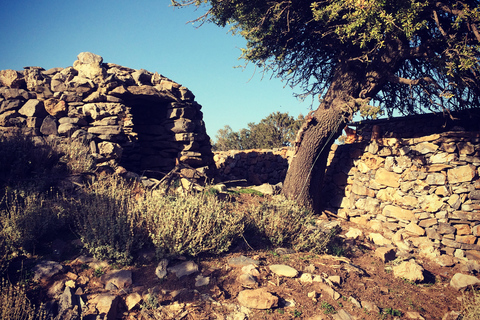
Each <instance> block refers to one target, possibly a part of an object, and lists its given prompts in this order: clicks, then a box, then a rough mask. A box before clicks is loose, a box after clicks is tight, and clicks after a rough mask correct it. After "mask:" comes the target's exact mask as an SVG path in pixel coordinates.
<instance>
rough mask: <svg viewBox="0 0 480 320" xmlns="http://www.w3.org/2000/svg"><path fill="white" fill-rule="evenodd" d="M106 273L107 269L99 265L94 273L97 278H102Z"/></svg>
mask: <svg viewBox="0 0 480 320" xmlns="http://www.w3.org/2000/svg"><path fill="white" fill-rule="evenodd" d="M104 274H105V271H103V269H102V267H98V268H97V269H95V271H93V275H94V276H95V277H97V278H100V277H101V276H103V275H104Z"/></svg>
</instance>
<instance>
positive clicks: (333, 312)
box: [320, 301, 337, 314]
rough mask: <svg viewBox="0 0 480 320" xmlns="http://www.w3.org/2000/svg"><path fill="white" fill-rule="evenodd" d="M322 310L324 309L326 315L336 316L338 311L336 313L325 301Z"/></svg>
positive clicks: (321, 306)
mask: <svg viewBox="0 0 480 320" xmlns="http://www.w3.org/2000/svg"><path fill="white" fill-rule="evenodd" d="M320 308H322V309H323V313H324V314H335V313H337V311H335V308H334V307H333V306H332V305H331V304H330V303H328V302H326V301H323V302H322V304H321V305H320Z"/></svg>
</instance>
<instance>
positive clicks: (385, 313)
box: [382, 308, 402, 317]
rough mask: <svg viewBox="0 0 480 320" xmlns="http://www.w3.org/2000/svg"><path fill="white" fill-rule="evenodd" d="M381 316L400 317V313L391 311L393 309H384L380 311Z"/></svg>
mask: <svg viewBox="0 0 480 320" xmlns="http://www.w3.org/2000/svg"><path fill="white" fill-rule="evenodd" d="M383 315H387V316H394V317H401V316H402V312H401V311H400V310H397V309H393V308H386V309H384V310H383V311H382V316H383Z"/></svg>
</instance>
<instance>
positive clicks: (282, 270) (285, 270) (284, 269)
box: [269, 264, 298, 278]
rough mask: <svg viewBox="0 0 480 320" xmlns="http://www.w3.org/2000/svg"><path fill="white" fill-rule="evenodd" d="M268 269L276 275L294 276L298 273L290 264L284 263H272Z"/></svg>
mask: <svg viewBox="0 0 480 320" xmlns="http://www.w3.org/2000/svg"><path fill="white" fill-rule="evenodd" d="M269 268H270V270H271V271H272V272H273V273H275V274H276V275H279V276H283V277H288V278H295V277H296V276H297V275H298V271H297V270H296V269H294V268H292V267H290V266H287V265H285V264H272V265H271V266H269Z"/></svg>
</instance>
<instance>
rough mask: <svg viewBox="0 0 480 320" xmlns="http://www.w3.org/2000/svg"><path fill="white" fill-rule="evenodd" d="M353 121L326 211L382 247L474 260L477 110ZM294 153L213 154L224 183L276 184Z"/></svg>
mask: <svg viewBox="0 0 480 320" xmlns="http://www.w3.org/2000/svg"><path fill="white" fill-rule="evenodd" d="M351 126H354V127H356V129H357V135H358V137H357V140H356V141H355V142H354V143H351V144H343V145H337V144H334V145H333V146H332V149H331V150H330V153H329V157H328V166H327V171H326V177H325V186H324V190H323V191H322V198H323V199H324V207H325V209H326V210H327V211H328V212H331V213H333V214H335V215H336V216H339V217H341V218H344V219H347V220H350V221H352V222H355V223H357V224H359V225H362V226H364V227H366V228H367V229H370V230H371V231H372V232H371V234H372V240H374V242H376V243H377V244H379V245H381V246H392V245H394V246H396V247H397V248H399V249H400V250H404V251H411V250H417V251H419V253H420V254H421V255H425V256H427V257H429V258H433V259H437V258H438V257H441V256H443V255H447V256H454V257H457V258H460V259H464V258H468V259H470V260H480V110H478V109H475V110H466V111H464V112H462V113H453V114H451V115H450V116H447V117H444V116H443V115H441V114H437V115H436V114H426V115H418V116H409V117H400V118H393V119H385V120H376V121H364V122H359V123H352V124H351ZM292 152H293V151H292V150H291V149H289V148H283V149H276V150H239V151H234V150H232V151H224V152H215V157H214V159H215V163H216V166H217V170H218V174H219V175H220V176H222V177H223V178H224V179H225V180H235V179H246V180H247V181H248V183H253V184H261V183H266V182H268V183H271V184H275V183H278V182H281V181H283V179H284V177H285V173H286V170H287V168H288V160H289V159H290V158H291V155H292ZM375 239H380V240H381V241H375Z"/></svg>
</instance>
